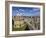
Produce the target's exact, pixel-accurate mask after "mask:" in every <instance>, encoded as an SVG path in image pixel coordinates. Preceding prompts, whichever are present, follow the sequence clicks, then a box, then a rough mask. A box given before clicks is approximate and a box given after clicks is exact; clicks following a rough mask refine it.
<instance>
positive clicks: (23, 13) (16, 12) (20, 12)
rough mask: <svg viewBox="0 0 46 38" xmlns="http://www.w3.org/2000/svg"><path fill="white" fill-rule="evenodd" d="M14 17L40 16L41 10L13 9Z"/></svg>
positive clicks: (35, 8) (34, 8)
mask: <svg viewBox="0 0 46 38" xmlns="http://www.w3.org/2000/svg"><path fill="white" fill-rule="evenodd" d="M12 16H40V8H37V7H12Z"/></svg>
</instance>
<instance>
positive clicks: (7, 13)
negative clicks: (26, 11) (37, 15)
mask: <svg viewBox="0 0 46 38" xmlns="http://www.w3.org/2000/svg"><path fill="white" fill-rule="evenodd" d="M15 3H16V4H28V5H42V6H43V33H28V34H9V4H15ZM44 34H45V4H44V3H34V2H19V1H5V37H18V36H35V35H44Z"/></svg>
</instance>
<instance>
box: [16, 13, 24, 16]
mask: <svg viewBox="0 0 46 38" xmlns="http://www.w3.org/2000/svg"><path fill="white" fill-rule="evenodd" d="M23 15H24V13H17V14H16V16H23Z"/></svg>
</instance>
